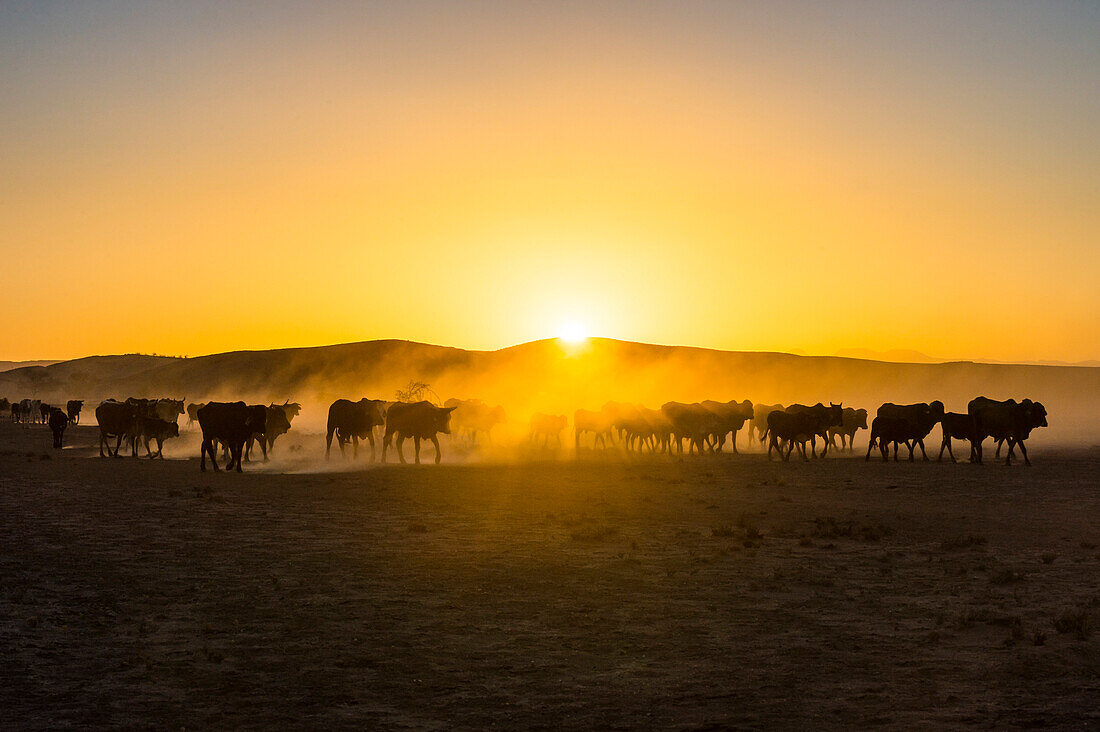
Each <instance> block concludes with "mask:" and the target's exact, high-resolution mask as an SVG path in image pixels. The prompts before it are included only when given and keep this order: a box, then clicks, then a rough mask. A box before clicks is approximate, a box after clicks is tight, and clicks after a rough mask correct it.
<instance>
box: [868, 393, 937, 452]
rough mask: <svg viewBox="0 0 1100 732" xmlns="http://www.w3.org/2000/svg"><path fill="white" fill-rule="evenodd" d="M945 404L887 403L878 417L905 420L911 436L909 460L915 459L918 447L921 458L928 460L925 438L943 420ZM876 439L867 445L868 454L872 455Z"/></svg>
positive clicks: (878, 413)
mask: <svg viewBox="0 0 1100 732" xmlns="http://www.w3.org/2000/svg"><path fill="white" fill-rule="evenodd" d="M943 414H944V410H943V402H941V401H939V400H936V401H934V402H930V403H925V402H919V403H917V404H891V403H890V402H887V403H886V404H883V405H882V406H881V407H879V408H878V412H877V413H876V414H875V416H876V417H889V418H891V419H903V420H905V421H906V422H908V424H909V427H910V434H909V437H908V438H907V442H906V445H907V446H908V447H909V459H910V460H912V459H913V452H914V451H915V450H916V448H917V446H918V445H919V446H920V452H921V456H922V457H923V458H924V459H925V460H927V459H928V453H927V452H925V449H924V438H925V437H927V436H928V433H929V432H931V431H932V428H933V427H935V426H936V425H937V424H939V423H940V420H942V419H943ZM874 444H875V443H874V439H873V438H872V440H871V441H870V443H869V444H868V445H867V454H868V455H870V454H871V448H872V447H874Z"/></svg>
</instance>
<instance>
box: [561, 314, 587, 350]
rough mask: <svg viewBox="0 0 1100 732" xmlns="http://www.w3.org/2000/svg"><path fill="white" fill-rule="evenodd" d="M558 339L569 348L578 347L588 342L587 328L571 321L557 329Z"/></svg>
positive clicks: (582, 324)
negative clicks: (569, 346)
mask: <svg viewBox="0 0 1100 732" xmlns="http://www.w3.org/2000/svg"><path fill="white" fill-rule="evenodd" d="M558 339H559V340H561V341H562V342H563V343H567V344H569V345H571V346H579V345H581V344H582V343H584V342H585V341H586V340H588V328H586V327H585V326H584V323H580V322H577V321H575V320H571V321H569V322H567V323H562V325H561V327H560V328H558Z"/></svg>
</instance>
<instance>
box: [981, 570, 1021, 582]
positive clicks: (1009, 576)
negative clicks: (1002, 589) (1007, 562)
mask: <svg viewBox="0 0 1100 732" xmlns="http://www.w3.org/2000/svg"><path fill="white" fill-rule="evenodd" d="M1023 579H1024V576H1023V575H1022V574H1020V573H1019V572H1017V571H1015V570H1013V569H1009V568H1008V567H1004V568H1002V569H999V570H997V571H996V572H994V573H993V574H991V575H989V582H990V584H994V585H1011V584H1015V583H1016V582H1022V581H1023Z"/></svg>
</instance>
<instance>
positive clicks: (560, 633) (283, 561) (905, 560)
mask: <svg viewBox="0 0 1100 732" xmlns="http://www.w3.org/2000/svg"><path fill="white" fill-rule="evenodd" d="M90 435H91V430H90V429H88V428H81V429H78V430H75V431H73V433H72V434H71V435H70V437H71V441H74V442H76V443H77V444H78V445H87V444H89V443H90V442H91V441H92V439H93V438H91V436H90ZM318 439H319V438H318ZM318 444H319V443H318ZM864 444H865V443H864ZM48 445H49V438H48V434H47V431H46V430H44V429H43V428H41V427H35V428H27V429H22V428H19V427H17V426H12V425H10V424H8V423H6V422H4V423H2V424H0V654H2V655H0V657H2V658H3V660H4V663H3V665H2V666H0V708H2V709H4V710H5V712H4V717H5V719H7V720H8V723H9V724H14V725H15V726H18V727H21V728H56V727H58V726H61V725H81V726H86V725H97V726H103V725H111V726H158V727H160V726H174V727H179V726H187V727H195V726H217V727H236V726H242V725H244V726H247V725H255V726H261V725H262V726H275V725H286V724H290V725H292V726H311V727H320V726H349V727H353V726H354V727H362V726H382V727H416V728H421V727H440V728H451V727H455V726H461V727H484V726H489V725H496V726H502V727H555V728H557V727H562V726H565V727H577V728H591V727H594V726H599V727H604V726H625V727H652V726H658V727H693V726H704V725H714V724H730V725H736V726H741V727H777V726H781V727H805V726H808V725H810V724H813V725H815V726H824V727H850V726H852V725H865V724H874V725H885V726H896V727H912V726H915V725H922V724H923V725H928V726H935V727H943V726H960V725H976V726H983V727H988V726H996V727H1004V726H1016V725H1020V726H1032V725H1042V726H1077V727H1087V726H1095V725H1098V724H1100V632H1097V631H1100V629H1098V628H1097V621H1100V524H1098V523H1097V517H1100V490H1098V489H1100V470H1098V468H1100V457H1098V456H1097V453H1096V452H1095V451H1093V452H1078V453H1065V454H1049V453H1042V452H1038V451H1036V452H1035V453H1034V454H1033V456H1032V459H1033V460H1034V462H1035V466H1034V467H1033V468H1031V469H1026V468H1023V467H1015V466H1014V467H1012V468H1005V467H1004V466H1003V465H999V464H998V465H992V464H990V465H985V466H971V465H957V466H952V465H949V464H935V463H932V464H922V463H917V464H912V465H911V464H898V465H895V464H892V463H891V464H888V465H882V464H880V463H877V462H872V463H870V464H866V463H864V462H863V461H862V459H855V460H853V459H848V458H838V459H829V460H826V461H818V462H815V463H812V464H808V465H804V464H795V463H791V464H778V463H771V464H769V463H767V462H765V461H764V460H763V458H762V457H760V456H759V455H745V456H739V457H730V456H723V457H721V458H718V459H706V460H692V461H687V462H685V463H683V464H673V463H670V462H668V461H666V460H650V461H644V462H639V463H634V464H627V463H624V462H622V461H621V460H606V461H587V462H539V463H525V464H514V465H443V466H438V467H437V466H422V467H416V466H387V467H385V468H375V469H365V470H362V471H359V472H342V473H331V474H307V475H283V474H274V473H259V472H256V471H253V472H250V473H247V472H246V473H245V474H243V475H236V474H228V475H227V474H212V473H206V474H201V473H200V472H199V470H198V464H197V463H198V461H197V459H190V460H178V461H167V462H164V463H155V464H154V463H150V462H149V461H146V460H140V461H138V460H132V459H118V460H108V459H103V460H101V459H98V458H90V457H88V455H90V454H91V453H90V451H89V450H87V449H85V448H78V449H67V450H65V451H63V452H61V453H55V452H54V451H52V450H50V449H49V447H48ZM309 449H314V448H313V447H310V448H309ZM429 452H430V448H429ZM196 453H197V451H196ZM43 454H47V455H50V457H49V459H43V458H42V455H43ZM1067 610H1069V611H1075V610H1079V611H1080V613H1081V615H1080V617H1084V618H1088V619H1090V621H1091V624H1092V628H1093V629H1094V631H1093V632H1092V633H1091V634H1090V633H1089V632H1088V630H1089V629H1088V628H1081V630H1083V631H1084V632H1080V633H1079V632H1077V631H1076V630H1075V627H1079V626H1077V625H1076V624H1075V622H1074V617H1076V616H1074V615H1073V613H1072V612H1070V613H1068V614H1064V615H1063V613H1066V611H1067ZM1059 616H1062V629H1063V630H1065V631H1067V632H1059V630H1058V628H1057V627H1056V625H1057V622H1056V621H1057V620H1058V618H1059ZM1081 636H1087V637H1081Z"/></svg>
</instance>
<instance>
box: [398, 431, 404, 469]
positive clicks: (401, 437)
mask: <svg viewBox="0 0 1100 732" xmlns="http://www.w3.org/2000/svg"><path fill="white" fill-rule="evenodd" d="M404 442H405V436H404V435H403V434H401V433H400V432H398V433H397V445H396V448H397V457H399V458H400V459H401V463H402V464H404V463H405V451H404V450H402V449H401V445H402V444H404Z"/></svg>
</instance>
